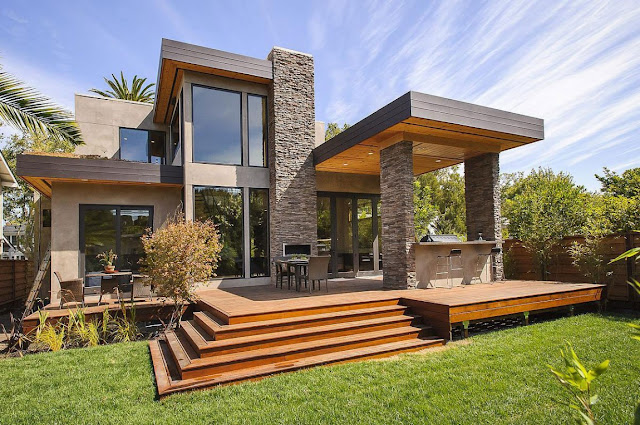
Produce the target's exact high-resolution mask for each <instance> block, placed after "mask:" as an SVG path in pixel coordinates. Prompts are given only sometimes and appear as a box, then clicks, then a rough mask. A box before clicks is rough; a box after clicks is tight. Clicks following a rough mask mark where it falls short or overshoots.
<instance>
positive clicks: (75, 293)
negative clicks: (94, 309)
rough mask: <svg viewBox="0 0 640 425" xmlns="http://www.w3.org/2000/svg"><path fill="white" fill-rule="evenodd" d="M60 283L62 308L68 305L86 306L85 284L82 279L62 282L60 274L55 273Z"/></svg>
mask: <svg viewBox="0 0 640 425" xmlns="http://www.w3.org/2000/svg"><path fill="white" fill-rule="evenodd" d="M53 274H54V275H55V276H56V279H58V282H60V308H62V307H63V306H64V305H65V304H67V303H71V302H73V303H78V302H79V303H80V304H82V305H83V306H84V282H83V280H82V279H72V280H62V278H61V277H60V273H58V272H53Z"/></svg>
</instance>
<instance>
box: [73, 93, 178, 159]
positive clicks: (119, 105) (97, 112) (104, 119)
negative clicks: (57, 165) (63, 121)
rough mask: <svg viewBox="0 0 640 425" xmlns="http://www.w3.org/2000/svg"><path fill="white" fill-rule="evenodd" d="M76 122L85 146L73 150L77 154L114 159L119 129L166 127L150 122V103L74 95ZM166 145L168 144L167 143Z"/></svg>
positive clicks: (116, 156)
mask: <svg viewBox="0 0 640 425" xmlns="http://www.w3.org/2000/svg"><path fill="white" fill-rule="evenodd" d="M75 101H76V122H77V123H78V125H79V126H80V130H81V131H82V137H83V138H84V141H85V144H84V145H81V146H78V147H77V148H76V150H75V152H76V153H77V154H80V155H100V156H105V157H108V158H118V157H119V150H120V127H126V128H138V129H143V130H160V131H164V132H166V133H167V136H166V138H167V139H168V127H167V126H166V125H159V124H155V123H154V122H153V114H152V111H153V104H151V103H141V102H131V101H128V100H119V99H107V98H103V97H96V96H90V95H85V94H76V97H75ZM167 143H168V142H167Z"/></svg>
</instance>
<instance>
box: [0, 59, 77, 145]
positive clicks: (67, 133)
mask: <svg viewBox="0 0 640 425" xmlns="http://www.w3.org/2000/svg"><path fill="white" fill-rule="evenodd" d="M0 123H6V124H9V125H11V126H13V127H15V128H16V129H18V130H20V131H22V132H23V133H28V134H32V135H35V136H39V137H45V138H48V139H51V140H53V141H68V142H69V143H71V144H73V145H80V144H82V143H84V142H83V141H82V134H81V133H80V129H79V128H78V125H77V124H76V122H75V121H74V120H73V115H72V114H71V113H70V112H69V111H66V110H65V109H63V108H61V107H60V106H58V105H56V104H55V103H53V102H52V101H51V100H50V99H49V98H48V97H46V96H43V95H42V94H40V93H39V92H38V91H36V90H35V89H33V88H30V87H26V86H25V85H24V84H23V83H22V82H21V81H19V80H18V79H16V78H15V77H14V76H12V75H11V74H8V73H7V72H4V71H3V70H2V65H0Z"/></svg>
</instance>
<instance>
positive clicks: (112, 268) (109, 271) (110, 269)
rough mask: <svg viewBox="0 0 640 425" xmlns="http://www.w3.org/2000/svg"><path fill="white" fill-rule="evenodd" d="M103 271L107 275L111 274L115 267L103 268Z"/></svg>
mask: <svg viewBox="0 0 640 425" xmlns="http://www.w3.org/2000/svg"><path fill="white" fill-rule="evenodd" d="M104 271H105V272H107V273H113V272H115V271H116V266H104Z"/></svg>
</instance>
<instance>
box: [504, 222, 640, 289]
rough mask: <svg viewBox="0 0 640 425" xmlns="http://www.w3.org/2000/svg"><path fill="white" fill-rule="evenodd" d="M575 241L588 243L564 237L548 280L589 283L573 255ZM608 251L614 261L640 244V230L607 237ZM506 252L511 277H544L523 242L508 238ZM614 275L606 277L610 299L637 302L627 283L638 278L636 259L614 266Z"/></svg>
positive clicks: (575, 237) (606, 248)
mask: <svg viewBox="0 0 640 425" xmlns="http://www.w3.org/2000/svg"><path fill="white" fill-rule="evenodd" d="M574 242H578V243H580V242H584V237H582V236H570V237H566V238H564V239H563V240H562V242H561V243H560V245H559V246H558V247H557V249H556V250H555V251H554V253H553V260H552V264H551V266H550V267H549V270H548V275H547V278H546V280H554V281H559V282H589V279H588V278H587V277H586V276H584V275H583V274H582V273H581V272H580V270H578V268H577V267H576V266H574V265H573V258H571V255H570V254H569V248H570V247H571V245H572V244H573V243H574ZM604 242H605V245H604V253H605V258H606V260H607V261H609V260H612V259H613V258H615V257H617V256H618V255H620V254H622V253H623V252H625V251H627V250H628V249H630V248H635V247H639V246H640V233H630V234H620V235H610V236H607V237H606V238H605V239H604ZM503 248H504V252H505V255H507V256H508V257H509V258H508V259H506V260H505V275H506V278H508V279H519V280H540V279H541V278H542V276H541V272H540V270H539V269H538V267H537V266H536V264H535V263H534V261H533V257H532V255H531V254H530V253H529V252H528V251H527V250H526V249H525V248H524V246H523V244H522V242H520V241H518V240H515V239H507V240H505V241H504V245H503ZM611 272H612V273H611V274H610V275H609V276H607V277H606V278H605V282H603V283H606V284H607V298H608V299H609V300H615V301H634V300H637V299H638V297H637V296H635V293H634V291H633V289H632V288H631V287H630V286H629V285H628V284H627V281H628V280H629V279H630V278H632V277H633V278H636V279H638V275H637V268H636V264H635V262H634V261H632V260H629V261H626V262H625V261H619V262H616V263H613V264H612V265H611Z"/></svg>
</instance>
